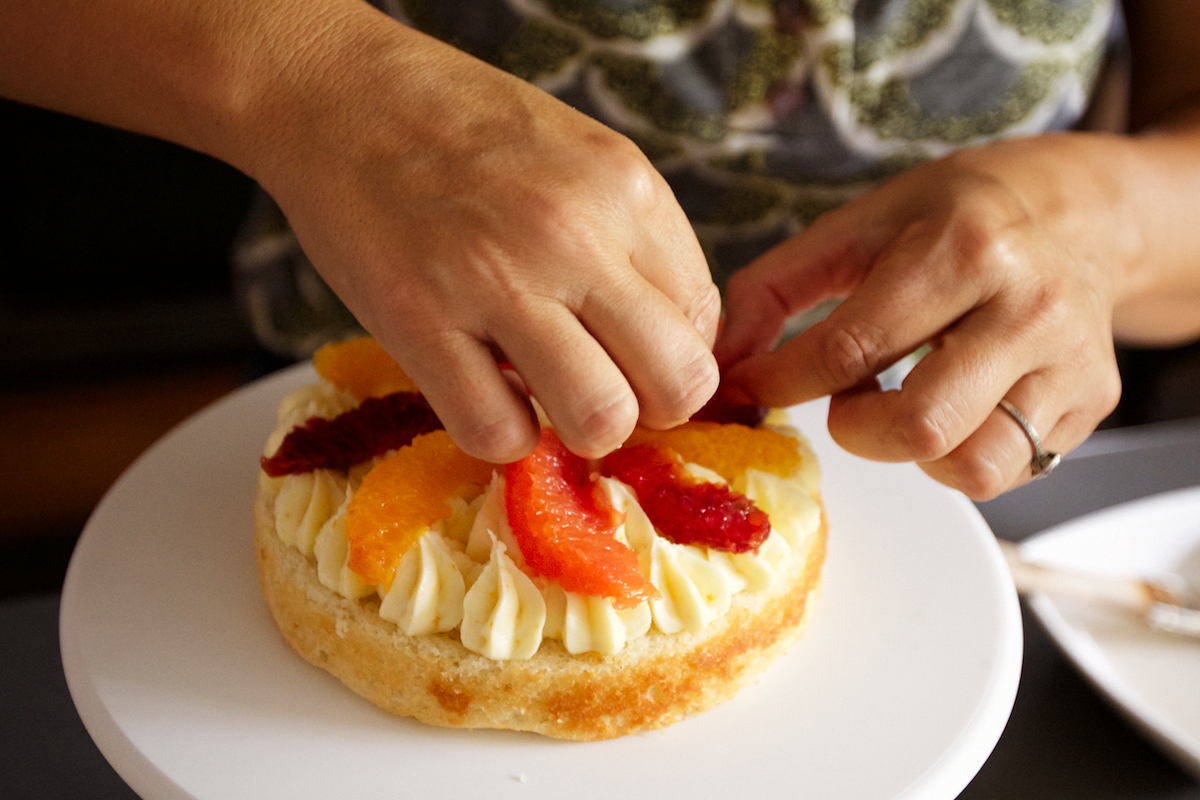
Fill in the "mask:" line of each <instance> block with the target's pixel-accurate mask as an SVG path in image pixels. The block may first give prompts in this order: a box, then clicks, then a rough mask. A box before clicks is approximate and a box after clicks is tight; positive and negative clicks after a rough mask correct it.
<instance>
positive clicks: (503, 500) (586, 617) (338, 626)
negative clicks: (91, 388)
mask: <svg viewBox="0 0 1200 800" xmlns="http://www.w3.org/2000/svg"><path fill="white" fill-rule="evenodd" d="M314 362H315V365H316V367H317V372H318V374H319V375H320V379H319V380H318V381H317V382H316V383H314V384H311V385H308V386H305V387H302V388H300V389H299V390H297V391H295V392H294V393H292V394H291V395H289V396H288V397H287V398H286V399H285V400H284V401H283V403H282V404H281V406H280V409H279V422H278V426H277V428H276V430H275V431H274V432H273V433H272V434H271V436H270V437H269V439H268V441H267V444H266V447H265V449H264V456H263V459H262V464H263V470H262V471H261V472H260V474H259V479H258V489H257V497H256V502H255V508H254V528H255V550H256V557H257V562H258V574H259V581H260V584H261V588H262V592H263V596H264V598H265V599H266V603H267V606H268V608H269V610H270V612H271V615H272V617H273V619H274V620H275V623H276V624H277V626H278V627H279V630H280V632H281V633H282V635H283V638H284V639H285V640H286V641H287V643H288V644H289V645H290V646H291V647H292V648H293V649H294V650H295V651H296V652H297V653H298V654H299V655H300V656H302V657H303V658H304V659H306V660H307V661H309V662H310V663H312V664H313V665H315V666H317V667H320V668H321V669H324V670H326V671H327V672H329V673H331V674H332V675H334V676H335V677H337V678H338V679H340V680H341V681H342V682H343V683H344V684H345V685H346V686H347V687H349V688H350V689H351V690H353V691H354V692H356V693H358V694H359V695H361V696H362V697H364V698H366V699H367V700H369V701H370V702H372V703H374V704H376V705H378V706H380V707H381V708H383V709H386V710H387V711H389V712H392V713H394V714H397V715H400V716H406V717H413V718H415V719H417V720H420V721H422V722H425V723H428V724H432V725H439V726H448V727H463V728H503V729H511V730H520V731H533V732H536V733H540V734H544V735H546V736H551V737H555V738H562V739H576V740H595V739H606V738H612V737H616V736H621V735H626V734H630V733H635V732H639V731H645V730H652V729H658V728H663V727H666V726H668V725H671V724H673V723H675V722H678V721H680V720H682V719H684V718H686V717H689V716H692V715H695V714H698V713H700V712H703V711H705V710H707V709H710V708H712V707H713V706H715V705H717V704H719V703H721V702H723V701H725V700H728V699H729V698H731V697H733V696H734V695H735V694H736V693H737V692H738V690H739V689H741V688H742V687H743V686H745V685H746V684H748V683H750V682H752V681H754V680H756V679H757V678H758V677H759V676H760V675H761V674H762V673H763V671H764V670H765V669H766V668H767V667H768V666H769V665H770V664H771V663H772V662H773V661H774V660H775V659H776V658H778V657H779V656H780V655H782V654H783V653H784V652H785V651H786V650H787V649H788V648H789V647H790V646H791V645H792V644H793V643H794V642H795V641H797V640H798V639H799V638H800V636H801V634H802V633H803V631H804V629H805V626H806V625H807V623H808V620H809V618H810V617H811V615H812V613H813V609H814V608H815V606H816V602H817V598H818V595H819V593H820V587H821V568H822V565H823V562H824V555H825V536H826V526H825V520H824V513H823V509H822V506H821V499H820V492H819V478H820V476H819V470H818V467H817V463H816V460H815V458H814V457H813V454H812V451H811V450H810V449H809V447H808V445H807V444H806V442H805V441H804V439H803V438H802V437H801V435H800V434H799V433H798V432H797V431H795V430H794V429H792V428H790V427H788V426H787V424H786V422H787V420H786V416H785V415H783V414H781V413H779V412H773V413H771V414H768V415H767V416H766V418H765V420H763V421H762V423H760V424H759V425H757V426H755V427H750V426H747V425H744V424H739V423H722V422H715V421H693V422H688V423H685V424H684V425H682V426H679V427H678V428H674V429H672V430H670V431H648V430H641V429H639V430H638V431H637V432H635V435H634V436H633V437H632V438H631V439H630V441H629V442H628V443H627V444H626V445H625V446H623V447H622V448H620V449H619V450H617V451H616V452H615V453H614V454H612V455H611V456H609V457H606V458H605V459H602V460H597V461H591V462H585V461H583V459H580V458H578V457H576V456H574V455H573V454H571V453H569V452H568V451H567V450H566V448H565V447H563V446H562V444H561V442H559V441H558V438H557V436H556V435H555V434H554V432H553V429H552V428H551V427H549V425H548V424H546V425H545V426H544V428H543V432H542V441H541V444H539V446H538V448H537V450H535V452H534V453H533V454H532V455H531V456H529V457H528V458H526V459H523V460H522V461H521V462H517V463H515V464H509V465H492V464H486V463H485V462H481V461H478V460H477V459H473V458H472V457H470V456H467V455H466V454H465V453H463V452H462V451H461V450H458V448H457V447H456V446H455V445H454V444H453V442H451V441H450V439H449V436H448V435H447V434H446V433H445V431H444V430H441V426H440V423H439V422H438V421H437V418H436V415H434V414H433V412H432V411H431V410H430V409H429V408H428V406H427V405H426V404H425V403H424V401H423V399H422V398H421V397H420V395H419V393H418V392H417V391H416V387H415V386H413V385H412V383H411V381H409V380H408V378H407V377H406V376H404V374H403V372H402V371H401V370H400V368H399V367H398V366H397V365H396V364H395V362H394V361H392V360H391V359H390V358H388V357H387V355H386V353H384V352H383V351H382V349H381V348H380V347H379V346H378V345H377V344H376V343H375V342H374V341H373V340H371V339H360V340H354V341H351V342H347V343H343V344H338V345H333V346H330V347H328V348H325V349H324V350H322V351H321V352H319V353H318V354H317V357H316V358H315V359H314Z"/></svg>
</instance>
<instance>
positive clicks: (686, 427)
mask: <svg viewBox="0 0 1200 800" xmlns="http://www.w3.org/2000/svg"><path fill="white" fill-rule="evenodd" d="M642 443H647V444H653V445H656V446H658V447H661V448H668V449H670V450H674V451H675V452H676V453H678V454H679V455H680V456H681V457H682V458H683V460H684V461H687V462H690V463H693V464H699V465H700V466H702V467H706V468H707V469H711V470H712V471H713V472H715V473H717V474H718V475H720V476H721V477H722V478H724V479H725V480H727V481H730V482H732V481H733V480H734V479H735V478H737V477H738V476H739V475H741V474H742V473H744V472H745V471H746V470H747V469H757V470H761V471H763V472H769V473H771V474H773V475H778V476H780V477H781V478H788V477H791V476H792V475H794V474H795V473H796V471H797V470H798V469H799V468H800V451H799V449H798V448H797V447H796V442H795V440H794V439H792V438H790V437H788V436H784V435H783V434H782V433H779V432H777V431H773V430H771V429H770V428H747V427H746V426H744V425H722V424H720V423H717V422H686V423H684V424H683V425H680V426H678V427H675V428H671V429H670V430H665V431H652V430H649V429H647V428H637V429H635V430H634V432H633V435H632V436H630V437H629V444H642Z"/></svg>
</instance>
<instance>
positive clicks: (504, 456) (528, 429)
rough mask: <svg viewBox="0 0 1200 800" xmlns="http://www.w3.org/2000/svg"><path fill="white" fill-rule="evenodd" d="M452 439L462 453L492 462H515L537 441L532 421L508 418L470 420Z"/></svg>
mask: <svg viewBox="0 0 1200 800" xmlns="http://www.w3.org/2000/svg"><path fill="white" fill-rule="evenodd" d="M451 438H453V439H454V441H455V443H456V444H458V446H459V447H460V448H462V450H463V452H465V453H467V454H469V455H472V456H475V457H476V458H480V459H483V460H484V461H488V462H490V463H492V464H507V463H509V462H512V461H516V460H518V459H520V458H522V457H523V456H525V455H527V454H528V453H529V452H530V451H532V450H533V447H534V445H535V444H536V443H537V440H536V438H534V437H533V435H532V425H531V423H530V422H528V421H527V420H520V419H514V418H511V417H500V418H494V419H479V420H472V421H470V422H468V423H467V424H466V425H464V426H462V427H461V429H460V430H457V431H453V432H452V436H451Z"/></svg>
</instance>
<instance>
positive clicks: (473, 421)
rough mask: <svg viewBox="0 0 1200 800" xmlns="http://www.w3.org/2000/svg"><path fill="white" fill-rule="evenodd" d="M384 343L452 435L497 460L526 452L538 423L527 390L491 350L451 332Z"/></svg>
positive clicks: (480, 455) (467, 447) (485, 457)
mask: <svg viewBox="0 0 1200 800" xmlns="http://www.w3.org/2000/svg"><path fill="white" fill-rule="evenodd" d="M388 336H389V334H387V333H381V334H380V337H379V338H380V342H381V343H382V344H383V345H384V347H385V349H387V350H388V351H389V352H390V353H392V354H393V356H394V357H396V358H397V361H399V362H400V364H401V366H402V367H404V370H405V372H407V373H408V375H409V377H411V378H412V379H413V381H414V382H416V384H417V385H418V386H419V387H421V392H422V394H424V395H425V399H426V400H428V401H429V405H430V406H431V407H432V408H433V410H434V411H435V412H436V413H437V415H438V418H439V419H440V420H441V421H442V424H443V425H444V426H445V428H446V432H447V433H449V434H450V437H451V438H452V439H453V440H454V441H455V443H456V444H458V446H459V447H461V448H462V449H463V451H464V452H466V453H468V454H470V455H473V456H475V457H476V458H481V459H483V460H484V461H489V462H491V463H493V464H507V463H509V462H512V461H516V460H518V459H520V458H522V457H524V456H526V455H528V454H529V453H530V452H531V451H532V450H533V448H534V447H535V446H537V442H538V436H539V434H538V423H537V418H536V416H535V415H534V413H533V408H532V407H531V406H530V404H529V401H528V400H526V398H525V396H524V394H523V393H522V392H521V391H520V390H519V389H518V387H516V386H514V385H513V384H512V383H511V382H510V381H509V380H507V379H506V378H505V376H504V375H503V374H502V373H501V371H500V369H499V367H498V366H497V364H496V359H495V357H494V356H493V354H492V352H491V350H490V349H489V348H488V347H487V346H486V345H484V344H482V343H481V342H480V341H478V340H477V339H476V338H475V337H473V336H470V335H466V334H462V333H458V332H452V333H450V334H449V335H443V334H437V335H434V336H431V337H429V338H428V339H423V338H420V337H416V336H406V337H403V338H401V339H400V340H398V342H397V341H395V340H390V339H389V338H388Z"/></svg>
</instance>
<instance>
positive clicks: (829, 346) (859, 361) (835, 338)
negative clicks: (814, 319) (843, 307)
mask: <svg viewBox="0 0 1200 800" xmlns="http://www.w3.org/2000/svg"><path fill="white" fill-rule="evenodd" d="M818 347H819V354H820V358H819V361H818V364H817V366H818V369H821V370H823V371H824V372H825V378H826V380H827V382H828V385H829V386H831V387H835V389H847V388H850V387H851V386H855V385H857V384H858V383H860V382H861V381H863V380H864V379H866V378H868V377H870V376H872V375H874V374H875V373H876V371H877V370H878V368H879V364H880V359H881V357H882V354H883V353H884V352H886V335H885V334H884V333H883V332H882V331H878V330H871V329H868V328H863V327H857V326H854V327H843V326H834V327H833V328H831V329H830V330H829V331H828V332H827V333H826V335H825V336H824V337H823V338H822V339H821V341H820V343H819V345H818Z"/></svg>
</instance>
